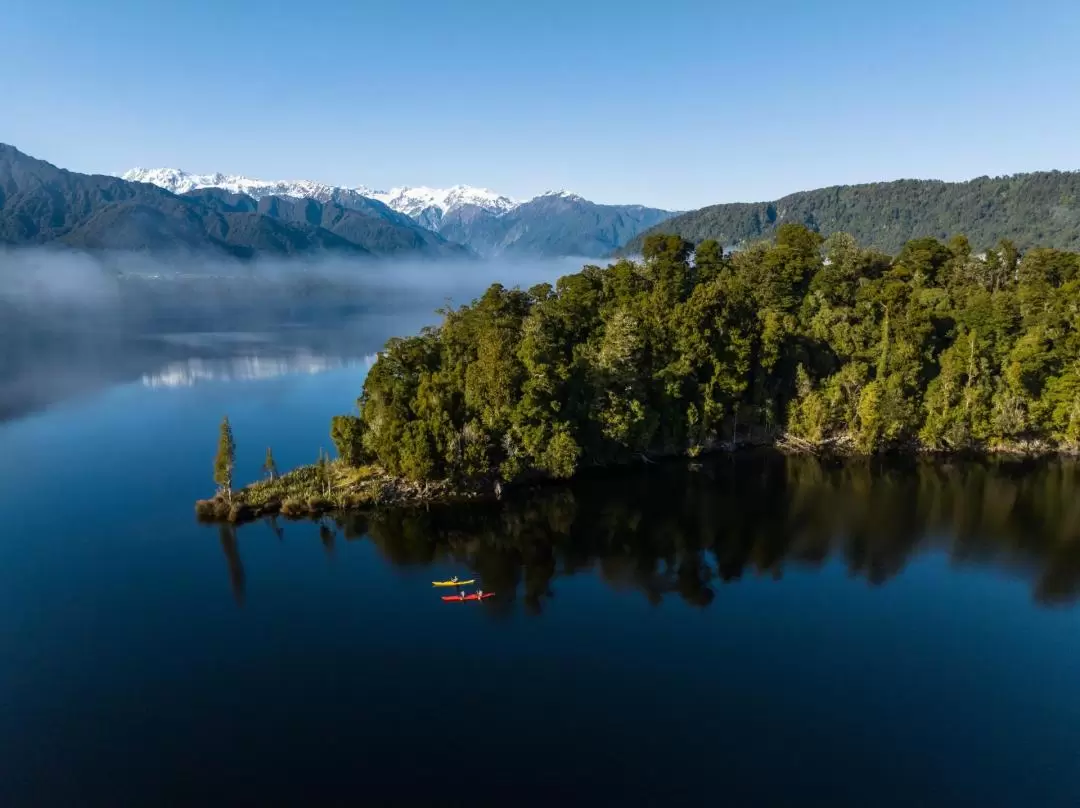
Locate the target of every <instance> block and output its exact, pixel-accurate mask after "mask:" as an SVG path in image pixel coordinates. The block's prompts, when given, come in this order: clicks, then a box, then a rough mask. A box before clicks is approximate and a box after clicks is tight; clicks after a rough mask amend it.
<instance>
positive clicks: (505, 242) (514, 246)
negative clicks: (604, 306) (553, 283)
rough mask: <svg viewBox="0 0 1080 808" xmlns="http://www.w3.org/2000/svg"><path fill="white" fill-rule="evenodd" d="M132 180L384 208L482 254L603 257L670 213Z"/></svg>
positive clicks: (569, 196) (148, 174)
mask: <svg viewBox="0 0 1080 808" xmlns="http://www.w3.org/2000/svg"><path fill="white" fill-rule="evenodd" d="M123 179H125V180H128V181H130V182H146V183H151V184H153V185H157V186H159V187H161V188H164V189H166V190H169V191H172V192H173V193H177V194H193V193H197V192H199V191H202V190H206V189H211V188H214V189H220V190H224V191H229V192H231V193H233V194H244V195H246V196H249V197H252V198H255V199H262V198H264V197H268V196H276V197H288V198H295V199H314V200H317V201H319V202H324V203H327V202H333V203H335V204H339V205H342V206H344V207H348V208H357V209H369V208H370V207H371V206H372V204H373V203H381V204H382V205H385V206H386V207H388V208H390V209H391V210H394V211H397V212H398V213H400V214H402V215H403V216H407V217H408V218H409V219H410V220H411V221H412V222H415V223H416V224H419V225H421V226H422V227H424V228H427V229H429V230H431V231H433V232H436V233H439V234H440V235H442V236H444V237H445V238H446V239H447V240H449V241H451V242H455V243H458V244H463V245H465V246H466V247H469V248H470V249H472V250H473V251H475V252H476V253H478V254H480V255H485V256H490V255H497V254H502V253H507V252H519V253H529V254H534V255H544V256H563V255H574V256H583V257H600V256H605V255H609V254H610V253H611V252H612V251H614V250H616V249H618V248H619V247H621V246H623V245H624V244H626V242H627V241H629V240H630V239H632V238H633V237H634V236H635V235H637V234H638V233H640V232H641V231H643V230H645V229H647V228H649V227H652V226H653V225H656V224H659V223H660V222H662V221H664V220H665V219H668V218H670V217H671V216H673V215H675V213H674V212H672V211H666V210H660V209H658V208H649V207H645V206H643V205H601V204H597V203H595V202H590V201H589V200H587V199H584V198H582V197H581V196H578V195H577V194H573V193H570V192H568V191H545V192H544V193H542V194H540V195H539V196H536V197H533V198H531V199H528V200H524V201H517V200H514V199H513V198H511V197H509V196H507V195H505V194H499V193H497V192H495V191H491V190H488V189H487V188H476V187H472V186H469V185H455V186H453V187H451V188H428V187H418V188H408V187H400V188H391V189H390V190H389V191H380V190H376V189H373V188H369V187H367V186H357V187H352V188H346V187H341V186H333V185H326V184H323V183H318V182H311V181H309V180H292V181H280V180H259V179H252V178H250V177H243V176H239V175H235V174H220V173H215V174H190V173H188V172H186V171H182V170H180V169H176V168H133V169H131V170H130V171H127V172H125V173H124V174H123Z"/></svg>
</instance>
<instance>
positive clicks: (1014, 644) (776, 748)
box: [0, 301, 1080, 807]
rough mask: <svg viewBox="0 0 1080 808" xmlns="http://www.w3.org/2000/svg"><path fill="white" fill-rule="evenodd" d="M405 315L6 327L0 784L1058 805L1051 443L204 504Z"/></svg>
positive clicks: (321, 407)
mask: <svg viewBox="0 0 1080 808" xmlns="http://www.w3.org/2000/svg"><path fill="white" fill-rule="evenodd" d="M426 303H427V301H425V305H424V306H420V305H417V306H416V307H414V308H408V307H406V308H404V309H399V310H395V311H394V312H393V313H390V314H388V313H387V312H385V311H384V312H378V313H377V312H373V311H367V312H365V311H362V310H357V311H353V312H346V313H340V312H339V313H338V314H336V315H335V317H337V318H338V319H335V320H332V321H331V320H325V321H319V322H309V323H307V324H303V323H301V324H300V325H298V326H296V327H294V328H291V329H288V330H287V329H283V328H277V329H270V330H263V331H259V330H255V329H253V328H251V327H249V325H242V327H236V328H233V329H231V330H230V329H224V328H219V327H218V326H216V325H214V326H213V327H211V326H208V325H207V324H205V323H200V324H198V328H189V329H188V330H183V329H182V328H179V327H178V326H176V324H172V325H170V328H171V329H173V330H170V331H168V332H162V331H160V330H159V332H158V333H154V334H151V335H139V336H138V338H133V337H130V335H128V336H124V337H123V339H120V340H119V341H118V342H110V343H108V344H107V345H106V347H104V348H102V349H101V350H100V351H93V350H90V348H88V347H86V346H87V343H86V341H84V340H75V341H69V342H66V343H65V342H62V341H61V342H60V343H59V344H60V347H59V348H55V349H54V350H53V349H50V350H46V348H45V347H43V343H40V342H39V343H34V345H33V346H31V347H26V346H23V347H22V348H21V349H20V353H19V357H18V360H17V361H16V358H15V357H14V356H13V355H12V354H11V353H10V352H9V354H8V355H7V356H6V357H5V360H6V365H5V366H6V368H7V370H8V371H9V372H8V376H7V377H6V379H7V381H6V386H5V387H4V388H3V389H4V392H5V395H6V396H7V401H6V404H7V409H6V410H5V415H6V418H7V420H6V421H4V422H3V423H2V424H0V479H2V481H3V489H2V493H0V526H2V540H0V652H2V653H0V744H2V748H3V756H2V757H0V802H2V803H3V804H4V805H10V806H15V805H75V804H78V805H109V806H115V805H142V804H155V805H156V804H260V805H265V804H270V803H280V802H291V803H301V802H303V803H334V804H350V805H353V804H366V803H371V804H379V805H417V804H431V803H434V802H436V801H438V802H439V803H441V804H464V803H473V804H482V805H488V804H504V803H509V802H513V803H515V804H537V803H544V802H547V803H550V801H552V800H560V801H563V802H564V803H573V804H582V803H590V802H591V803H603V804H609V803H611V802H614V801H618V802H620V803H629V804H652V805H655V804H683V803H687V804H689V803H698V804H731V805H750V804H752V805H762V804H797V803H806V804H826V805H833V806H839V805H844V806H847V805H851V806H867V805H875V806H893V805H896V806H910V805H978V806H984V807H985V806H1020V805H1032V806H1075V805H1077V804H1080V777H1078V776H1077V775H1078V770H1080V766H1078V764H1080V610H1078V609H1077V606H1076V604H1077V596H1078V594H1080V497H1078V496H1077V492H1078V483H1080V466H1078V465H1077V464H1076V463H1075V462H1072V461H1055V462H1024V463H989V462H952V463H935V462H928V461H906V462H893V463H883V462H881V461H873V462H849V463H843V464H822V463H819V462H817V461H814V460H812V459H784V458H782V457H779V456H774V455H769V454H748V455H742V456H737V457H734V458H731V457H721V458H714V459H711V460H708V461H707V462H704V463H702V464H701V465H700V466H693V465H687V464H685V463H675V464H658V465H655V466H647V467H641V468H636V469H627V470H624V471H620V472H617V473H611V474H609V475H606V476H603V477H601V476H593V477H586V478H583V479H581V480H579V481H577V482H575V483H574V484H571V485H563V486H546V487H540V488H535V489H531V490H522V491H513V492H511V493H510V495H508V496H506V497H504V499H503V500H502V501H499V502H489V503H483V504H477V505H469V506H455V507H434V506H433V507H431V508H427V509H415V510H390V511H385V512H381V513H378V514H372V515H368V516H355V515H354V516H348V517H342V518H339V519H327V520H324V521H323V522H322V523H321V524H316V523H312V522H289V521H286V520H278V521H276V522H273V523H271V522H257V523H254V524H250V525H246V526H243V527H241V528H239V529H231V528H222V527H217V526H206V525H200V524H198V523H197V522H196V521H195V518H194V515H193V502H194V500H195V499H196V498H198V497H202V496H206V495H208V494H209V493H210V492H211V491H212V483H211V470H212V457H213V452H214V449H215V444H216V429H217V425H218V422H219V421H220V419H221V417H222V415H223V414H226V413H227V414H228V415H229V417H230V419H231V421H232V423H233V428H234V431H235V437H236V442H237V447H238V469H237V472H238V473H237V476H238V478H239V479H241V480H249V479H252V478H254V477H255V476H257V475H258V473H259V466H260V464H261V462H262V459H263V454H264V452H265V448H266V446H268V445H270V446H272V447H273V450H274V454H275V456H276V458H277V461H278V464H279V465H280V466H281V467H282V468H285V467H288V466H291V465H294V464H297V463H302V462H309V461H311V460H313V459H314V458H315V456H316V454H317V452H318V450H319V448H320V447H326V448H330V446H331V444H330V440H329V435H328V429H329V419H330V417H331V416H332V415H334V414H336V413H340V412H347V411H349V410H350V409H352V408H353V407H354V405H355V400H356V397H357V395H358V394H359V393H360V390H361V385H362V382H363V378H364V374H365V372H366V370H367V368H368V367H369V365H370V362H371V361H372V354H373V353H374V352H375V351H376V350H377V349H378V347H379V346H380V345H381V342H382V340H384V339H385V338H386V337H387V336H389V335H390V334H392V333H396V332H402V333H404V332H407V331H411V330H415V328H417V327H419V325H420V324H422V322H426V321H429V320H430V319H431V317H430V314H428V312H430V307H426ZM49 344H50V345H52V344H53V343H49ZM72 346H80V350H79V351H76V350H75V348H74V347H72ZM54 347H55V346H54ZM31 392H32V393H33V394H31ZM452 575H458V576H460V577H462V578H466V577H477V578H478V579H479V580H480V582H481V583H482V585H483V587H484V588H485V590H487V591H491V592H494V593H495V597H494V598H492V599H491V600H489V601H485V602H483V603H445V602H442V601H441V600H440V597H439V595H440V594H442V593H441V592H440V591H438V590H435V589H433V588H432V586H431V581H433V580H440V579H444V578H448V577H450V576H452ZM470 588H471V587H470Z"/></svg>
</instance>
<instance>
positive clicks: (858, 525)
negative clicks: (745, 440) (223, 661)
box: [222, 453, 1080, 613]
mask: <svg viewBox="0 0 1080 808" xmlns="http://www.w3.org/2000/svg"><path fill="white" fill-rule="evenodd" d="M1078 484H1080V463H1078V462H1077V461H1075V460H1069V459H1059V460H1023V461H1021V460H986V461H963V462H952V461H950V462H942V461H938V460H929V459H910V460H906V461H889V462H883V461H881V460H848V461H836V462H825V461H821V460H818V459H816V458H809V457H783V456H780V455H777V454H773V453H761V454H754V455H750V456H739V457H734V458H717V459H715V460H712V461H710V462H706V463H704V464H702V465H700V466H699V467H698V468H697V469H696V470H693V469H689V468H686V467H683V466H681V465H665V466H658V467H650V468H647V469H642V470H627V471H622V472H618V473H616V474H613V475H607V476H604V477H602V478H601V477H593V478H592V479H582V480H579V481H576V482H574V483H573V484H569V485H561V486H548V487H540V488H536V489H532V490H528V491H519V492H516V493H515V494H514V495H513V496H510V497H507V498H504V499H503V500H502V501H500V502H490V503H480V504H468V505H452V506H451V505H445V506H433V507H430V508H427V509H417V508H412V509H387V510H382V511H378V512H375V513H372V514H366V515H359V514H343V515H339V516H337V517H336V518H335V520H334V521H333V523H331V522H329V521H324V522H323V523H321V524H320V527H319V536H320V539H321V541H322V543H323V545H324V547H325V548H326V550H327V552H328V553H332V552H333V549H334V541H335V539H336V538H337V537H338V536H339V535H340V536H341V537H342V538H344V539H345V540H347V541H356V540H367V541H371V542H373V544H374V545H375V547H377V548H378V551H379V553H380V554H381V556H382V557H383V558H384V559H386V560H387V561H388V562H389V563H390V564H392V565H395V566H419V567H423V566H429V565H434V564H439V563H447V562H455V563H460V564H464V565H467V567H468V568H469V569H470V570H471V571H472V573H473V574H475V575H476V576H478V577H480V578H481V580H482V581H483V583H484V587H485V589H488V590H489V591H494V592H496V593H498V594H497V597H496V599H495V601H493V606H494V607H495V609H494V611H495V612H496V613H498V612H499V611H504V612H505V611H507V610H509V609H511V608H512V605H513V603H514V602H515V601H517V600H520V601H521V602H522V603H523V605H524V608H525V609H526V610H527V611H529V612H531V613H540V612H541V611H542V610H543V608H544V604H545V602H547V601H549V600H550V599H552V598H554V597H555V595H556V581H557V579H559V578H562V577H566V576H570V575H573V574H575V573H580V572H595V573H596V574H597V575H598V576H599V577H600V578H601V579H602V580H603V581H605V582H606V583H607V584H608V585H609V586H611V587H613V588H615V589H620V590H624V589H629V590H637V591H639V592H641V593H642V594H644V596H645V597H646V598H647V599H648V600H649V601H650V602H652V603H654V604H655V603H659V602H660V601H661V600H663V599H664V597H666V596H669V595H675V596H677V597H679V598H681V599H682V600H684V601H685V602H687V603H689V604H692V605H694V606H699V607H706V606H708V605H709V604H710V603H711V602H712V601H713V599H714V598H715V597H716V596H717V592H718V589H719V588H720V587H722V586H724V585H726V584H730V583H733V582H736V581H738V580H739V579H741V578H743V577H744V576H749V575H755V576H767V577H769V578H774V579H777V580H779V579H781V578H782V577H783V575H784V573H785V571H787V570H789V569H803V570H807V569H814V568H818V567H821V566H822V565H824V564H825V563H826V562H829V561H830V560H837V559H839V560H842V562H843V564H844V565H845V566H846V567H847V569H848V571H849V573H850V574H851V575H852V576H858V577H862V578H864V579H865V580H867V581H868V582H869V583H870V584H872V585H880V584H884V583H886V582H888V581H889V580H890V579H891V578H893V577H895V576H896V575H898V574H900V573H901V572H902V571H903V570H904V568H905V566H906V565H907V564H908V563H909V562H910V561H911V560H912V559H913V558H915V557H916V556H918V555H920V554H923V553H928V552H935V551H936V552H943V553H945V554H947V555H948V557H949V559H950V560H951V562H952V563H953V564H955V565H964V566H983V567H992V568H998V569H1001V570H1004V571H1007V572H1008V573H1010V574H1013V575H1016V576H1019V577H1021V578H1023V579H1025V580H1028V581H1030V582H1031V586H1032V590H1033V597H1034V598H1035V600H1036V601H1037V602H1038V603H1040V604H1043V605H1048V606H1049V605H1056V604H1067V603H1071V602H1073V601H1074V600H1075V599H1076V597H1077V594H1078V593H1080V498H1078V497H1077V496H1076V492H1077V486H1078ZM270 527H271V532H272V533H273V535H275V536H277V537H278V538H279V539H280V538H281V537H282V536H283V529H282V528H281V526H280V525H279V524H278V523H277V522H274V523H271V524H270ZM240 532H241V533H242V534H243V536H244V537H245V538H248V537H250V539H251V540H265V538H266V527H265V526H260V525H257V524H256V525H249V526H246V527H244V528H241V529H240ZM222 547H223V548H224V550H225V556H226V560H227V561H228V566H229V571H230V576H231V579H232V584H233V591H234V594H235V596H236V598H237V600H238V602H242V600H243V588H244V575H243V568H242V565H241V561H240V556H239V552H238V549H237V541H236V534H235V533H230V536H229V539H228V540H226V538H225V536H224V534H223V536H222Z"/></svg>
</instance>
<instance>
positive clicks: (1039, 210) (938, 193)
mask: <svg viewBox="0 0 1080 808" xmlns="http://www.w3.org/2000/svg"><path fill="white" fill-rule="evenodd" d="M786 223H794V224H805V225H807V226H808V227H809V228H810V229H811V230H814V231H816V232H819V233H821V234H822V235H824V236H828V235H831V234H832V233H838V232H844V233H850V234H852V235H853V236H854V237H855V238H856V239H857V240H858V241H859V243H860V244H863V245H865V246H868V247H875V248H877V249H879V250H884V251H885V252H888V253H896V252H899V251H900V250H901V249H902V248H903V246H904V244H905V243H906V242H908V241H909V240H911V239H915V238H924V237H930V236H932V237H934V238H939V239H947V238H949V237H950V236H951V235H952V234H953V233H966V234H967V236H968V239H969V240H970V242H971V245H972V247H973V248H974V250H975V251H976V252H981V251H982V250H984V249H987V248H990V247H993V246H994V245H995V244H996V243H997V242H998V240H999V239H1002V238H1008V239H1011V240H1012V241H1013V243H1015V244H1016V246H1017V247H1019V248H1020V249H1025V250H1026V249H1028V248H1031V247H1035V246H1041V247H1054V248H1056V249H1059V250H1080V171H1043V172H1037V173H1033V174H1016V175H1014V176H1011V177H980V178H978V179H974V180H971V181H970V182H941V181H938V180H898V181H896V182H876V183H870V184H866V185H839V186H833V187H831V188H820V189H818V190H815V191H803V192H800V193H795V194H790V195H788V196H785V197H784V198H783V199H778V200H776V201H775V202H761V203H734V204H726V205H712V206H710V207H707V208H701V209H700V210H695V211H691V212H689V213H684V214H682V215H680V216H676V217H675V218H673V219H669V220H668V221H666V222H664V223H663V224H662V225H659V226H658V227H655V228H653V229H652V230H651V231H648V233H647V234H645V235H654V234H656V233H657V232H658V231H662V232H664V233H675V234H677V235H680V236H682V237H683V238H686V239H689V240H691V241H693V242H695V243H697V242H699V241H703V240H704V239H715V240H717V241H719V242H720V243H721V244H724V245H727V246H729V247H731V246H739V245H742V244H745V243H748V242H753V241H758V240H760V239H763V238H771V237H773V236H775V235H776V232H777V229H778V228H779V227H780V225H782V224H786ZM645 235H642V236H638V237H637V238H636V239H635V240H633V241H631V242H629V243H628V245H627V246H626V247H624V248H623V250H622V252H623V253H625V254H628V255H629V254H639V253H640V252H641V249H642V246H643V245H644V239H645Z"/></svg>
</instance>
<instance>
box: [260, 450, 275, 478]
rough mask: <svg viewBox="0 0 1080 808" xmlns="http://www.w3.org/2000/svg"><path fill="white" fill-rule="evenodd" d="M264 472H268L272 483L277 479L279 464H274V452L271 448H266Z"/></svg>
mask: <svg viewBox="0 0 1080 808" xmlns="http://www.w3.org/2000/svg"><path fill="white" fill-rule="evenodd" d="M263 471H265V472H266V475H267V476H268V477H269V478H270V481H271V482H273V481H274V480H276V479H277V476H278V474H277V463H275V462H274V452H273V451H272V450H271V449H270V447H269V446H267V447H266V460H264V461H263Z"/></svg>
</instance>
